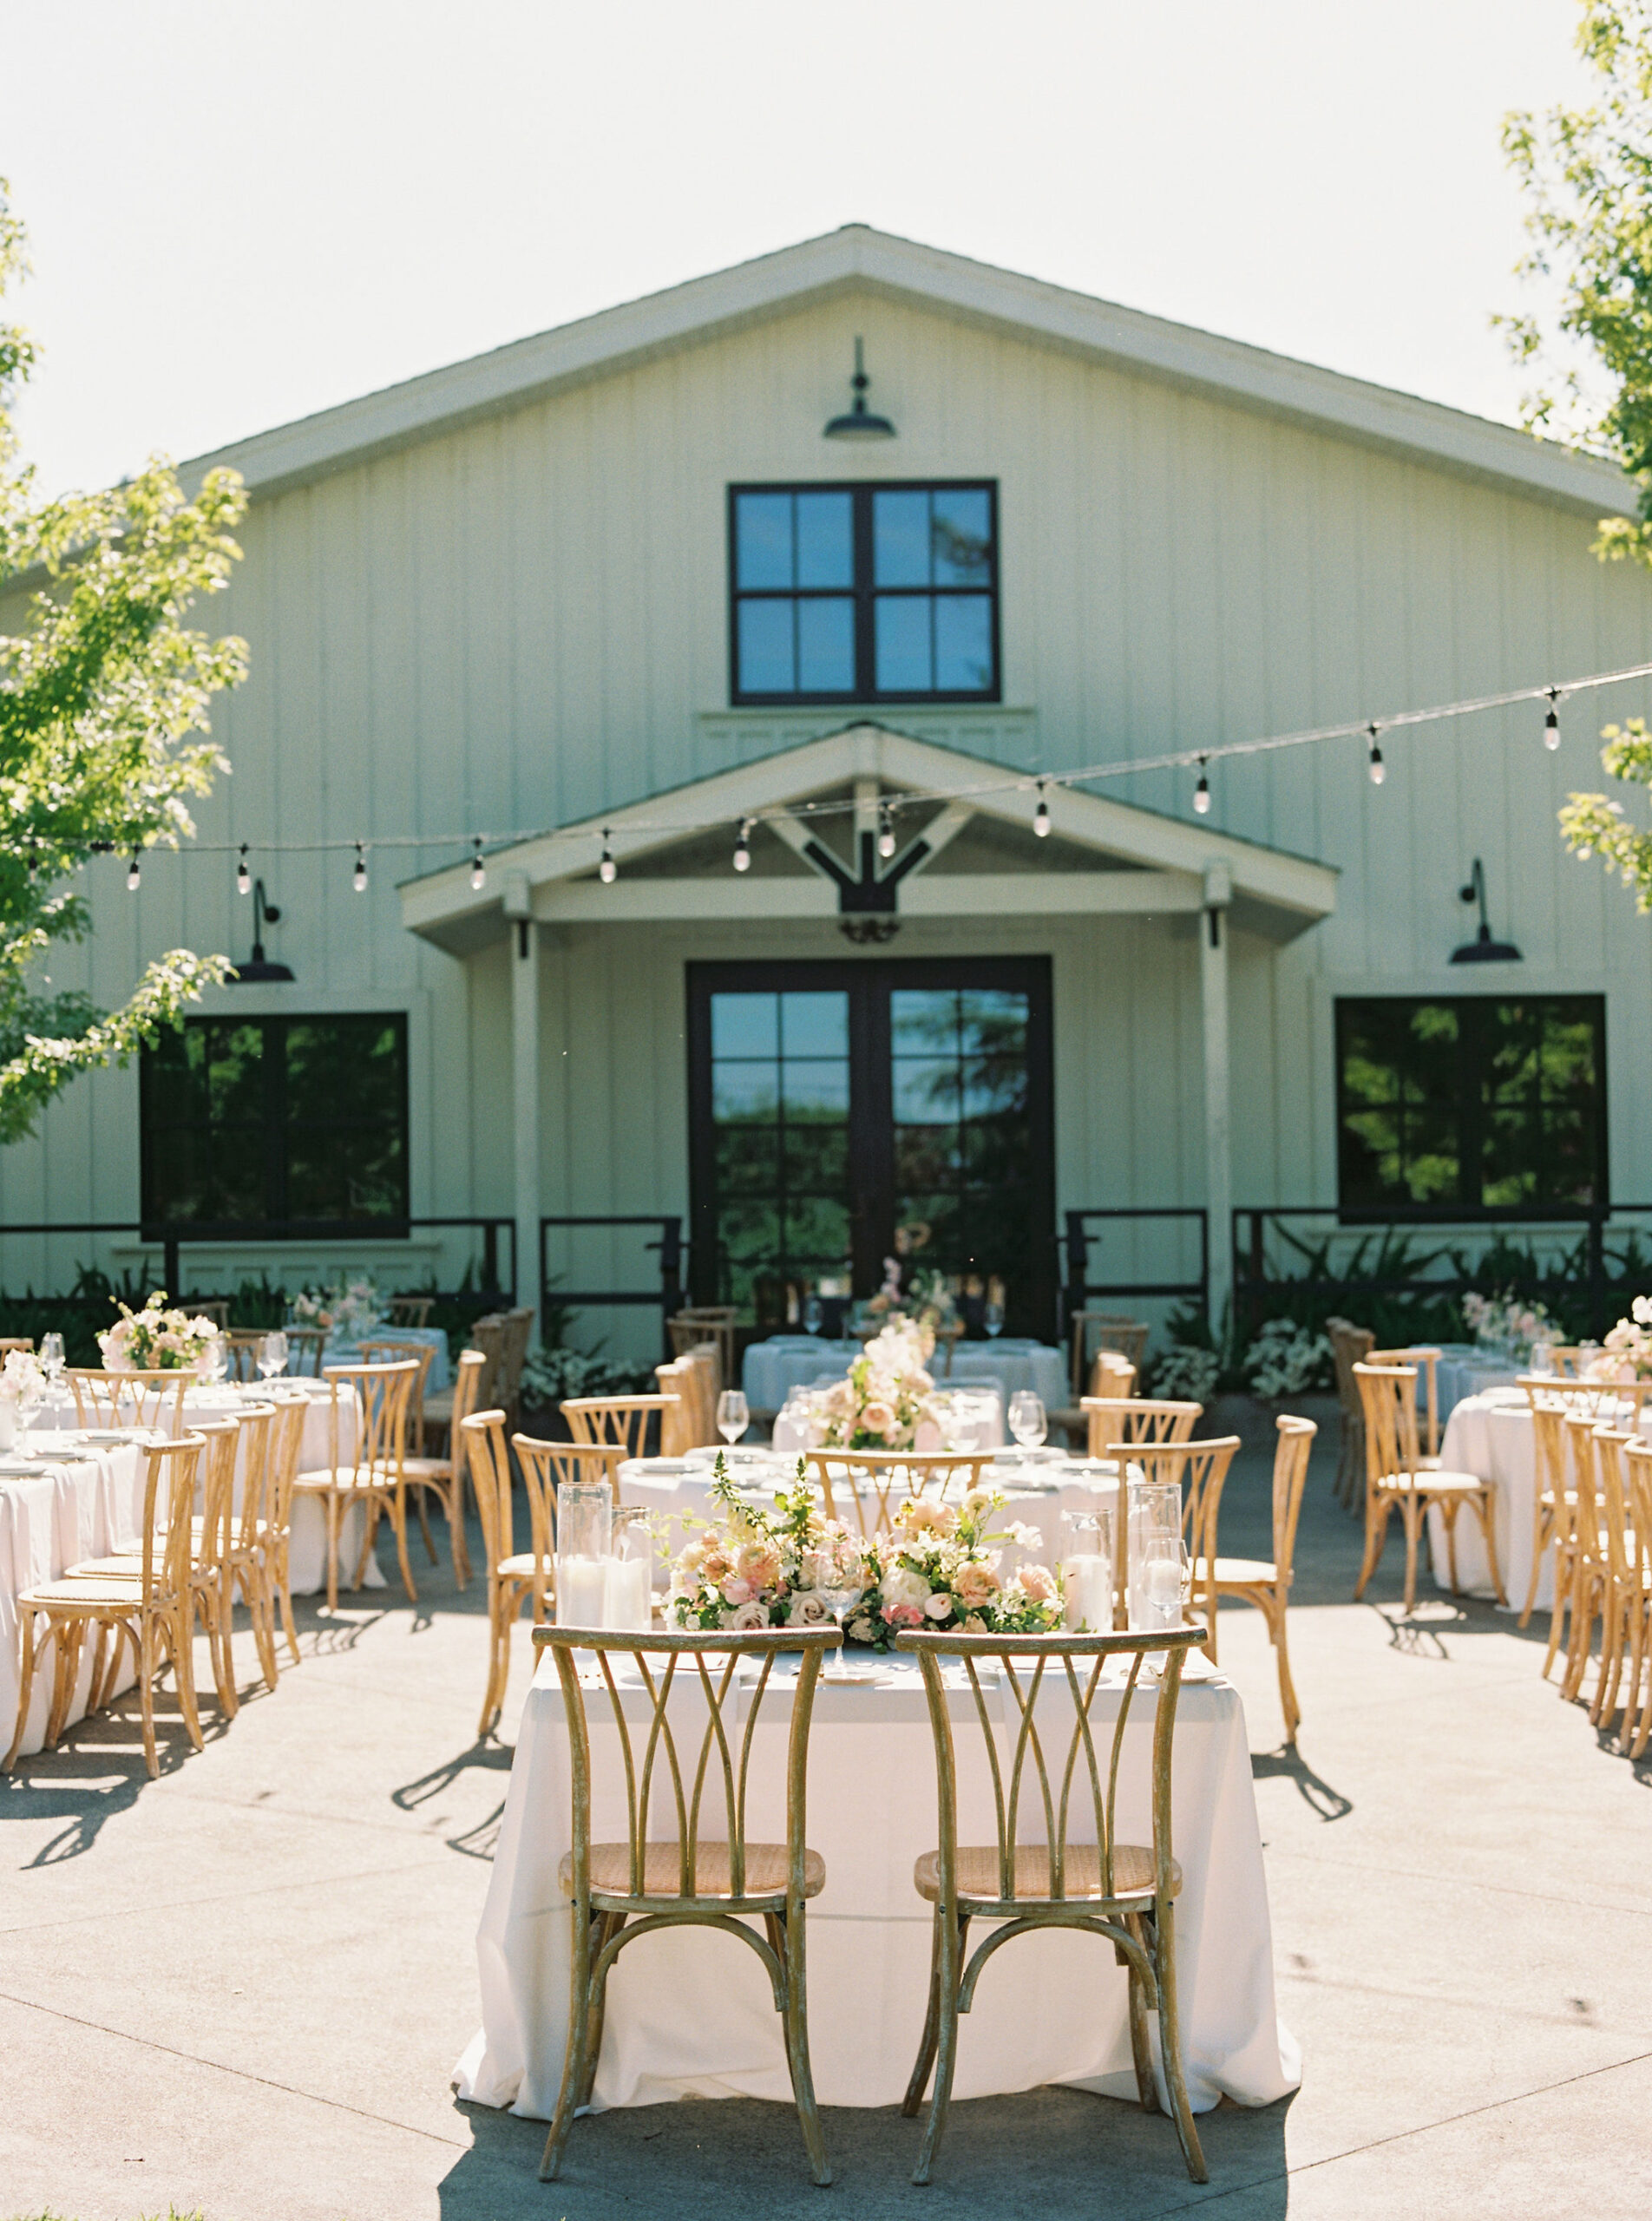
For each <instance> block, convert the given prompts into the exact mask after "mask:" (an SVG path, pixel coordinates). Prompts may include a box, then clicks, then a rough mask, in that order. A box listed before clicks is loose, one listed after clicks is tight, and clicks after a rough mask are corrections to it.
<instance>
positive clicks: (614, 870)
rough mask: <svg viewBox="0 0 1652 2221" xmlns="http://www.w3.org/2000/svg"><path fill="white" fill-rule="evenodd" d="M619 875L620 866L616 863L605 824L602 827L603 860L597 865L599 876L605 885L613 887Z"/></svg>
mask: <svg viewBox="0 0 1652 2221" xmlns="http://www.w3.org/2000/svg"><path fill="white" fill-rule="evenodd" d="M619 876H620V867H619V865H618V864H617V863H615V862H614V860H613V849H612V848H610V847H609V846H608V829H607V827H606V825H605V826H604V827H603V829H602V862H600V864H599V865H598V866H597V877H598V878H599V879H600V881H602V884H603V885H604V886H605V887H612V886H613V882H614V881H615V880H616V879H618V877H619Z"/></svg>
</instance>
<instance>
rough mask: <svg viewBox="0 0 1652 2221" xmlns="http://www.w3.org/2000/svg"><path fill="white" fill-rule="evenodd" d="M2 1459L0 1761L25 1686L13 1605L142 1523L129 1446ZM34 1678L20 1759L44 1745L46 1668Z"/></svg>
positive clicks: (82, 1696) (85, 1674)
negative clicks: (46, 1459)
mask: <svg viewBox="0 0 1652 2221" xmlns="http://www.w3.org/2000/svg"><path fill="white" fill-rule="evenodd" d="M20 1464H21V1461H20V1460H18V1459H16V1458H13V1457H10V1456H5V1457H0V1754H3V1752H4V1749H5V1747H6V1746H8V1745H9V1744H10V1741H11V1736H12V1731H13V1729H14V1728H15V1726H16V1720H17V1697H18V1692H19V1690H20V1688H21V1687H22V1679H23V1647H22V1635H21V1633H20V1631H19V1628H18V1618H17V1598H18V1597H19V1596H20V1595H22V1594H23V1590H24V1589H29V1588H32V1587H33V1586H34V1584H35V1583H36V1582H41V1581H56V1580H60V1579H61V1578H62V1576H63V1575H64V1574H65V1573H66V1572H67V1571H68V1570H69V1567H70V1566H71V1565H74V1564H75V1563H78V1562H79V1560H81V1559H82V1558H91V1557H102V1556H103V1555H104V1554H105V1552H107V1551H109V1550H113V1549H118V1548H120V1547H121V1545H122V1544H123V1543H125V1542H126V1541H127V1540H128V1537H129V1536H131V1535H132V1534H134V1532H135V1531H136V1530H137V1528H138V1526H139V1525H140V1523H141V1520H142V1517H143V1479H142V1463H141V1458H140V1457H139V1454H138V1450H137V1445H135V1444H134V1443H122V1444H119V1445H110V1446H109V1447H108V1448H106V1449H95V1450H94V1449H87V1450H77V1451H75V1456H74V1458H72V1459H69V1458H65V1459H64V1460H63V1462H62V1463H61V1464H60V1463H58V1462H56V1460H54V1461H53V1463H51V1464H33V1463H30V1464H29V1466H28V1467H27V1468H26V1469H24V1470H17V1468H18V1467H19V1466H20ZM93 1649H94V1646H93V1645H92V1644H91V1643H90V1642H88V1643H85V1644H83V1645H82V1658H81V1666H80V1674H79V1676H78V1679H77V1681H76V1685H75V1694H74V1699H73V1701H72V1702H71V1703H70V1705H69V1719H70V1720H80V1719H83V1718H84V1716H85V1713H86V1700H87V1698H88V1695H89V1694H90V1692H91V1680H92V1657H93ZM54 1663H55V1657H54V1655H53V1654H48V1657H47V1661H46V1668H47V1670H46V1671H45V1672H44V1673H43V1674H36V1677H35V1687H34V1694H33V1695H32V1697H31V1699H30V1700H29V1725H28V1727H27V1729H26V1730H25V1732H24V1734H23V1746H22V1747H23V1750H24V1751H37V1750H39V1749H40V1747H41V1746H42V1745H43V1743H44V1741H45V1739H46V1715H47V1713H48V1712H49V1710H50V1709H51V1693H52V1670H51V1669H52V1667H53V1665H54ZM133 1679H134V1674H133V1667H132V1661H131V1646H130V1644H128V1645H127V1647H126V1649H125V1652H124V1654H123V1660H122V1665H121V1680H120V1681H119V1682H118V1684H117V1687H120V1688H123V1689H124V1688H129V1687H131V1686H132V1681H133Z"/></svg>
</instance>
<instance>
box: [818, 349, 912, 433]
mask: <svg viewBox="0 0 1652 2221" xmlns="http://www.w3.org/2000/svg"><path fill="white" fill-rule="evenodd" d="M871 383H872V381H871V379H870V378H869V377H867V375H866V361H865V355H864V351H863V350H862V344H861V342H860V341H859V340H858V339H857V340H856V341H855V375H854V377H852V378H851V379H850V380H849V384H850V386H851V387H852V389H853V390H854V394H855V399H854V403H853V404H852V405H851V407H850V409H849V413H848V415H847V416H834V417H833V418H832V420H831V422H830V423H829V424H828V425H827V427H826V429H825V431H824V432H823V434H822V437H823V439H828V440H892V439H893V438H894V437H895V427H894V425H893V424H892V423H890V422H889V420H888V417H887V416H875V414H874V413H873V411H872V410H871V409H869V408H868V407H867V405H866V389H867V387H868V386H869V385H870V384H871Z"/></svg>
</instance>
